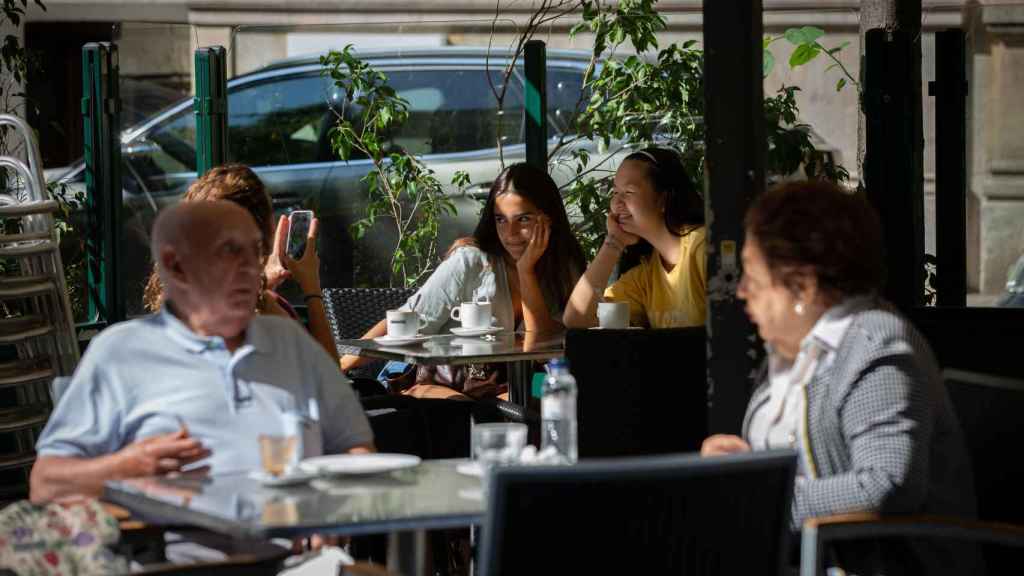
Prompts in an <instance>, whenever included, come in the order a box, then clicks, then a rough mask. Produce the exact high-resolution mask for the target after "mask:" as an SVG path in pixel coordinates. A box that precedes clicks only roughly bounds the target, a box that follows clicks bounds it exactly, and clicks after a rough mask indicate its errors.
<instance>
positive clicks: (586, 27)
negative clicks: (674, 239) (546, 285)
mask: <svg viewBox="0 0 1024 576" xmlns="http://www.w3.org/2000/svg"><path fill="white" fill-rule="evenodd" d="M578 4H579V6H580V8H581V11H582V20H581V22H580V23H578V24H576V25H575V26H574V27H573V28H572V29H571V30H570V35H576V34H579V33H580V32H584V31H585V32H590V33H591V34H593V35H594V41H593V49H592V51H591V58H590V62H589V65H588V66H587V71H586V73H585V76H584V83H583V93H582V95H581V99H580V102H579V103H578V105H577V109H576V111H575V113H574V114H573V117H572V120H571V122H570V126H571V129H570V130H568V131H567V132H566V134H563V135H562V136H561V138H560V139H559V141H558V143H557V144H556V146H555V147H554V149H553V150H551V152H550V153H549V163H550V164H552V165H553V167H555V168H557V167H563V168H568V172H569V173H570V174H573V177H572V178H571V179H570V180H569V182H567V183H566V184H564V186H563V188H564V192H565V198H566V203H567V205H568V207H569V209H570V211H571V212H573V213H574V215H575V216H576V218H574V219H573V220H574V227H575V230H574V231H575V233H576V234H577V236H578V238H579V239H580V242H581V243H582V244H583V246H584V250H585V251H586V253H587V255H588V257H592V256H593V255H594V254H595V253H596V251H597V249H598V248H599V247H600V243H601V241H602V238H603V235H604V233H605V214H606V212H607V206H608V201H609V196H610V188H611V179H612V177H613V174H614V168H615V166H609V165H608V163H609V161H610V160H612V159H614V158H618V157H621V156H618V155H617V154H618V153H619V152H624V151H628V150H632V149H637V148H641V147H644V146H649V145H652V144H653V145H658V146H666V147H671V148H674V149H676V150H677V151H678V152H679V153H680V154H681V156H682V158H683V161H684V165H685V166H686V168H687V170H688V172H689V173H690V175H691V177H692V178H693V179H694V185H695V186H696V187H697V189H702V188H703V186H702V185H701V184H702V182H703V166H704V122H703V118H704V84H703V60H704V54H703V51H702V50H701V49H700V48H698V47H697V43H696V42H695V41H693V40H690V41H687V42H684V43H682V44H681V45H680V44H671V45H669V46H667V47H665V48H664V49H660V50H659V47H658V41H657V36H656V34H657V32H658V31H660V30H662V29H664V27H665V21H664V19H663V18H662V17H661V16H660V15H659V14H658V12H657V10H656V9H655V7H654V4H655V1H654V0H622V1H621V2H618V3H615V4H607V3H602V2H599V1H596V0H580V1H579V3H578ZM527 34H531V31H530V30H528V29H527V30H526V31H524V33H523V35H524V36H525V35H527ZM823 34H824V32H823V31H820V30H819V29H816V28H811V27H805V28H799V29H791V30H787V31H786V33H785V34H784V35H783V36H781V37H779V38H784V39H786V40H787V41H788V42H790V43H792V44H793V45H794V46H795V49H794V54H793V56H792V57H791V58H790V65H791V66H794V67H795V66H802V65H805V64H807V63H809V62H811V61H812V60H814V59H815V58H816V57H818V56H819V55H821V54H825V55H826V56H828V57H829V58H831V59H832V60H833V61H834V63H833V66H830V69H831V68H832V67H836V66H838V67H839V68H841V70H842V71H843V72H844V73H845V74H846V75H847V77H848V79H849V80H851V81H853V83H854V84H855V85H856V81H855V80H854V79H853V78H852V77H849V73H848V71H846V69H845V68H843V67H842V64H841V63H840V62H839V61H838V59H836V57H835V55H836V54H837V53H838V52H839V51H841V50H842V49H843V47H845V44H843V45H840V46H836V47H833V48H825V47H824V46H823V45H821V44H820V43H819V39H820V38H821V37H822V35H823ZM779 38H766V39H765V44H764V46H765V61H766V64H765V68H764V71H765V74H766V75H767V73H768V72H770V70H771V66H770V65H769V63H771V64H772V65H773V63H774V56H773V55H772V54H771V52H770V51H769V50H768V46H769V45H771V44H772V43H773V42H774V41H776V40H778V39H779ZM626 49H631V52H633V54H632V55H629V56H625V57H620V56H619V55H618V54H619V53H620V52H622V51H625V50H626ZM798 90H799V88H797V87H794V86H783V87H781V88H779V90H778V91H777V92H776V93H775V94H773V95H772V96H769V97H767V98H765V104H764V110H765V128H766V130H765V135H766V139H767V145H768V154H767V168H768V172H769V174H773V175H776V176H785V175H788V174H791V173H793V172H795V171H797V170H799V169H800V168H802V169H803V171H804V173H805V174H806V176H807V177H810V178H817V177H821V178H826V179H829V180H832V181H837V182H841V181H845V180H846V179H848V177H849V174H848V173H847V171H846V170H845V169H844V168H843V167H842V166H839V165H836V164H835V162H834V160H833V159H832V158H831V157H830V156H827V155H824V154H822V153H820V152H819V151H818V150H816V149H815V146H814V143H813V142H812V140H811V132H810V126H809V125H807V124H805V123H800V122H799V121H798V117H799V109H798V107H797V103H796V97H795V93H796V92H797V91H798ZM582 141H592V142H593V141H596V142H600V143H601V144H602V145H603V147H604V148H606V149H607V151H608V153H607V155H606V156H604V157H603V158H602V159H601V160H598V161H596V162H595V161H594V158H593V157H592V152H591V151H590V150H588V149H587V148H585V147H581V146H579V145H578V144H579V143H580V142H582Z"/></svg>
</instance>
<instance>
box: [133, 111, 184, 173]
mask: <svg viewBox="0 0 1024 576" xmlns="http://www.w3.org/2000/svg"><path fill="white" fill-rule="evenodd" d="M195 142H196V122H195V116H194V115H193V114H192V108H191V107H188V108H185V109H184V110H182V111H181V112H179V113H177V114H175V115H174V116H171V118H170V119H168V120H166V121H164V122H162V123H160V124H158V125H157V126H156V127H155V128H153V129H152V130H150V131H149V132H148V133H146V134H144V135H142V136H140V137H138V138H135V139H134V140H132V141H131V142H130V143H128V144H126V145H125V146H124V147H123V148H122V156H123V157H124V159H125V161H126V162H128V163H129V164H130V169H131V171H132V173H133V174H135V175H137V176H138V178H139V180H140V184H142V185H144V186H145V187H146V189H147V190H149V191H153V192H160V191H164V190H168V189H171V188H174V187H175V186H178V185H180V181H177V180H173V179H169V178H167V175H169V174H180V173H189V172H195V170H196V148H195Z"/></svg>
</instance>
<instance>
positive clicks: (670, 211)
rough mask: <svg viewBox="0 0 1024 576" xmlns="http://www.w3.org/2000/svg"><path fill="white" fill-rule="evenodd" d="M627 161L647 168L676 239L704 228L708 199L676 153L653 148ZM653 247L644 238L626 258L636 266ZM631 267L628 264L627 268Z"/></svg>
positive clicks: (629, 157) (670, 229) (630, 157)
mask: <svg viewBox="0 0 1024 576" xmlns="http://www.w3.org/2000/svg"><path fill="white" fill-rule="evenodd" d="M626 160H634V161H637V162H643V163H644V164H646V165H647V178H648V179H649V180H650V181H651V187H652V188H654V192H655V193H656V194H658V195H659V196H661V197H662V198H664V200H665V227H666V228H668V231H669V232H671V233H672V234H674V235H676V236H683V235H685V234H688V233H689V232H691V231H693V230H694V229H695V228H697V227H699V226H703V225H704V199H703V198H701V196H700V194H698V193H697V188H696V187H695V186H694V183H693V178H691V177H690V174H689V173H688V172H687V171H686V168H685V167H684V166H683V159H682V158H681V157H680V156H679V154H677V153H676V152H675V151H674V150H669V149H667V148H658V147H654V146H652V147H650V148H644V149H643V150H640V151H638V152H633V153H632V154H630V155H629V156H626V158H625V160H623V162H625V161H626ZM651 250H653V248H652V247H651V245H650V244H649V243H648V242H647V241H646V240H644V239H642V238H641V239H640V241H639V242H637V243H636V244H634V245H633V246H630V247H629V248H628V249H627V250H626V253H625V254H624V255H623V258H624V259H625V261H626V262H627V263H636V262H638V261H639V258H640V257H641V256H644V255H647V254H650V253H651ZM626 267H628V264H627V266H626Z"/></svg>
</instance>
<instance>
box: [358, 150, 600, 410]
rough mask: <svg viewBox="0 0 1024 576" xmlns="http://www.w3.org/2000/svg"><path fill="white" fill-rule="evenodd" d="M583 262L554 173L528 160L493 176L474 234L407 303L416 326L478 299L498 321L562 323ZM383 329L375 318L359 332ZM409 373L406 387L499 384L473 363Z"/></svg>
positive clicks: (493, 387)
mask: <svg viewBox="0 0 1024 576" xmlns="http://www.w3.org/2000/svg"><path fill="white" fill-rule="evenodd" d="M585 267H586V260H585V259H584V256H583V250H582V248H580V245H579V242H577V240H576V238H575V237H574V236H573V234H572V230H571V229H570V227H569V219H568V217H567V216H566V213H565V206H564V205H563V204H562V197H561V195H560V194H559V192H558V187H557V186H556V185H555V182H554V180H552V179H551V177H550V176H548V174H547V173H545V172H544V171H542V170H539V169H537V168H534V167H532V166H530V165H528V164H514V165H512V166H509V167H508V168H506V169H505V170H504V171H502V173H501V174H500V175H498V178H497V179H495V181H494V184H493V185H492V186H491V190H490V194H488V196H487V201H486V203H485V205H484V208H483V212H482V214H481V216H480V221H479V223H478V224H477V226H476V230H475V231H474V232H473V235H472V236H471V237H468V238H462V239H460V240H457V241H456V242H455V243H454V244H453V245H452V247H451V248H450V249H449V251H448V254H447V256H446V257H445V259H444V260H443V261H442V262H441V264H440V265H439V266H438V268H437V270H435V271H434V273H433V274H432V275H431V276H430V278H429V279H427V281H426V282H425V283H424V284H423V286H422V287H421V288H420V289H419V290H418V291H417V292H416V294H414V295H413V296H412V297H411V298H410V299H409V301H408V302H407V303H406V307H407V308H409V309H412V310H415V311H416V312H417V314H419V316H420V317H421V318H422V319H423V321H424V322H425V326H424V327H423V328H422V329H421V332H422V333H423V334H439V333H447V332H448V331H450V329H451V328H453V327H460V323H459V322H458V321H456V320H453V319H452V318H451V311H452V309H453V308H458V307H459V305H460V304H461V303H463V302H479V301H483V300H486V301H488V302H490V303H491V313H492V314H493V316H494V318H495V319H496V322H497V326H500V327H502V328H504V329H505V330H515V329H518V328H522V329H523V330H526V331H527V332H541V333H542V332H546V331H550V330H553V329H558V328H560V327H561V316H562V308H563V307H564V306H565V302H566V300H567V299H568V297H569V293H570V291H571V290H572V287H573V286H574V285H575V284H576V281H577V280H578V279H579V277H580V274H581V273H582V272H583V270H584V268H585ZM386 333H387V325H386V321H385V320H381V321H380V322H379V323H378V324H377V325H376V326H374V327H373V328H371V329H370V330H369V331H368V332H367V333H366V334H364V335H363V338H376V337H379V336H384V335H385V334H386ZM365 361H366V360H365V359H362V358H359V357H356V356H343V357H342V359H341V366H342V369H344V370H349V369H351V368H354V367H356V366H359V365H360V364H362V363H364V362H365ZM415 381H416V384H415V385H414V386H413V387H412V388H410V389H408V390H405V393H407V394H410V395H413V396H435V397H437V396H440V397H451V396H453V395H455V394H457V393H463V394H466V395H469V396H473V397H482V396H487V395H492V394H497V393H501V391H502V390H503V389H504V388H505V384H506V383H505V382H504V381H502V380H501V378H500V376H498V375H497V373H496V371H494V370H491V369H488V370H482V369H479V368H477V367H470V368H465V367H438V368H437V369H432V367H426V366H421V367H419V370H418V372H417V374H416V380H415ZM438 386H441V387H442V388H443V389H438Z"/></svg>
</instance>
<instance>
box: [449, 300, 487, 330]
mask: <svg viewBox="0 0 1024 576" xmlns="http://www.w3.org/2000/svg"><path fill="white" fill-rule="evenodd" d="M451 317H452V320H457V321H459V322H461V323H462V327H463V328H490V327H491V303H490V302H463V303H462V304H460V305H459V307H458V308H452V312H451Z"/></svg>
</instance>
